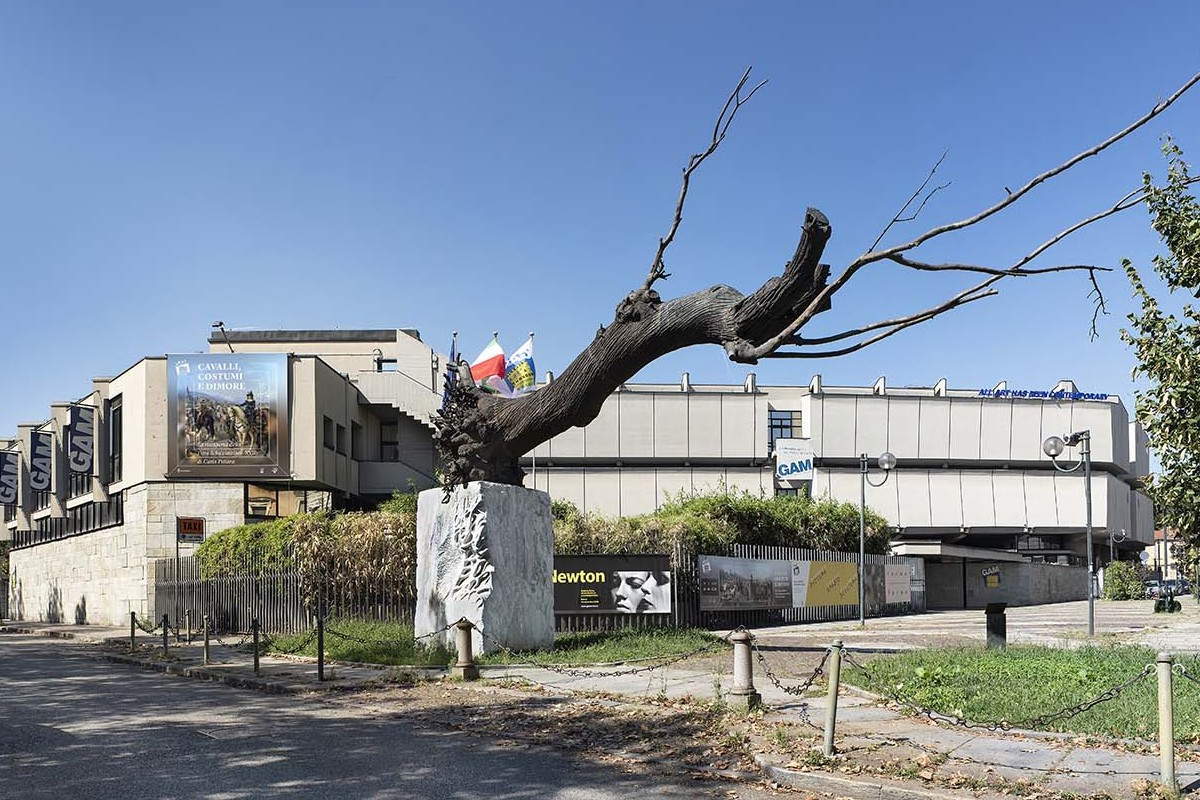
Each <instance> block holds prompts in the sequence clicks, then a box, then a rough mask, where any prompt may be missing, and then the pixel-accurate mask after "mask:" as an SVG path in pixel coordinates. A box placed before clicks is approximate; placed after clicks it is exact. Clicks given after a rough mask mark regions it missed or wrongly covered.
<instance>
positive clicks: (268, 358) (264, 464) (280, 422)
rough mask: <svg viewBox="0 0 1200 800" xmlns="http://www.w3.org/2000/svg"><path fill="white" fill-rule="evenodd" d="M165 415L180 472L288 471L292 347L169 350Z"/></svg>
mask: <svg viewBox="0 0 1200 800" xmlns="http://www.w3.org/2000/svg"><path fill="white" fill-rule="evenodd" d="M167 420H168V430H169V438H170V443H169V447H170V456H169V459H168V461H169V463H168V465H167V469H168V473H169V474H170V475H172V476H174V477H180V478H282V477H286V476H287V475H288V474H289V468H288V467H289V465H288V452H289V446H288V430H287V421H288V356H287V354H286V353H206V354H196V355H170V356H167Z"/></svg>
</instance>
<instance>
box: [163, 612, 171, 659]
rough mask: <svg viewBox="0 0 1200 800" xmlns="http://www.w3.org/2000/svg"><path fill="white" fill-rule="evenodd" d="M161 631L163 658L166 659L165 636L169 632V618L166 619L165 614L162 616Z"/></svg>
mask: <svg viewBox="0 0 1200 800" xmlns="http://www.w3.org/2000/svg"><path fill="white" fill-rule="evenodd" d="M162 629H163V658H166V656H167V634H168V633H170V631H171V621H170V617H168V616H167V615H166V614H163V618H162Z"/></svg>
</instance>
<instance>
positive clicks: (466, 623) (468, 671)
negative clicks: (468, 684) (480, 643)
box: [450, 617, 479, 681]
mask: <svg viewBox="0 0 1200 800" xmlns="http://www.w3.org/2000/svg"><path fill="white" fill-rule="evenodd" d="M474 627H475V626H474V625H472V624H471V621H470V620H468V619H467V618H466V617H463V618H462V619H460V620H459V621H458V622H456V623H454V644H455V646H456V647H457V648H458V660H457V661H456V662H454V666H453V667H451V668H450V674H451V675H452V676H454V677H455V678H459V679H461V680H464V681H477V680H479V667H477V666H475V656H474V654H473V653H472V645H473V642H472V641H471V631H472V630H473V629H474Z"/></svg>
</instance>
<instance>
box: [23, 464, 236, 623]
mask: <svg viewBox="0 0 1200 800" xmlns="http://www.w3.org/2000/svg"><path fill="white" fill-rule="evenodd" d="M124 514H125V517H124V520H125V521H124V524H123V525H119V526H115V527H112V528H105V529H104V530H99V531H93V532H91V533H84V534H79V535H78V536H71V537H68V538H66V539H58V540H55V541H50V542H44V543H42V544H38V545H34V546H32V547H25V548H21V549H19V550H13V551H12V552H10V553H9V614H10V615H11V616H12V617H13V618H14V619H18V620H26V621H31V622H64V623H75V624H91V625H119V626H125V625H127V624H128V621H129V612H130V611H136V612H138V614H139V615H146V614H150V613H152V612H153V611H154V609H152V608H150V605H151V603H152V600H153V596H154V587H153V584H152V580H153V571H152V567H151V565H152V561H153V560H154V559H156V558H172V557H174V556H175V517H176V516H181V517H204V518H205V533H206V535H212V534H214V533H216V532H218V531H221V530H224V529H226V528H230V527H233V526H235V525H241V524H242V523H243V522H244V521H245V517H244V516H243V489H242V484H240V483H181V482H176V483H142V484H138V485H137V486H134V487H132V488H129V489H126V490H125V500H124ZM195 547H196V546H195V545H181V546H180V549H179V553H180V555H184V556H187V555H191V554H192V553H193V552H194V550H195Z"/></svg>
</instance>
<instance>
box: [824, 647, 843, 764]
mask: <svg viewBox="0 0 1200 800" xmlns="http://www.w3.org/2000/svg"><path fill="white" fill-rule="evenodd" d="M828 674H829V695H828V697H827V698H826V700H825V745H824V747H823V748H822V749H821V752H823V753H824V754H825V757H826V758H832V757H833V752H834V748H833V732H834V728H836V727H837V703H838V688H839V684H840V683H841V682H842V642H841V640H838V641H836V642H834V643H833V645H832V647H831V648H830V650H829V673H828Z"/></svg>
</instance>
